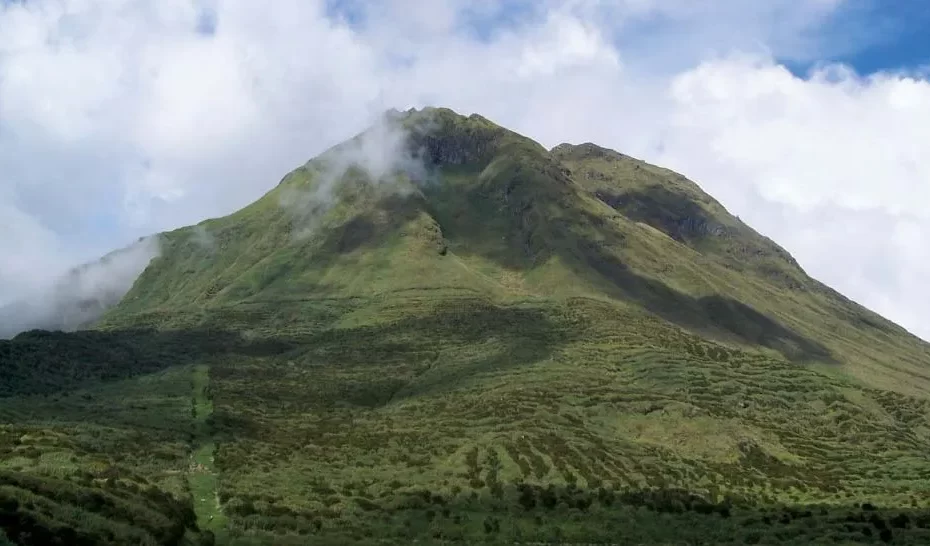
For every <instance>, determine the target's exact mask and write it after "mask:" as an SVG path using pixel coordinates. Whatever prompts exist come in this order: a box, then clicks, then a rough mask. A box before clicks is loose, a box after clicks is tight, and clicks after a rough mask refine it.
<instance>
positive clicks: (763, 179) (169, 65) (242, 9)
mask: <svg viewBox="0 0 930 546" xmlns="http://www.w3.org/2000/svg"><path fill="white" fill-rule="evenodd" d="M344 5H348V6H350V7H352V8H353V9H354V13H355V14H356V15H359V17H358V20H356V19H355V18H353V17H345V18H338V17H336V18H334V17H332V16H331V15H332V14H331V13H329V14H328V13H327V3H325V2H323V1H322V0H318V1H298V0H282V1H280V2H276V3H275V4H274V6H273V9H272V8H268V7H267V6H263V5H261V4H257V3H254V2H245V1H244V0H215V1H213V2H211V3H209V4H207V3H205V2H192V1H189V0H167V1H165V2H158V3H155V4H152V3H150V2H143V1H142V0H106V1H104V0H97V1H95V2H89V1H87V0H32V1H30V2H25V3H22V2H17V3H3V4H0V6H2V7H0V213H3V216H2V217H3V218H4V221H5V222H6V223H8V224H10V225H11V226H15V229H4V230H2V231H0V253H2V255H3V256H4V258H2V259H0V284H2V286H0V302H2V301H4V298H7V299H8V298H9V296H10V294H13V293H15V292H17V291H18V290H20V288H21V287H26V286H28V285H30V284H31V283H32V282H33V281H32V279H33V278H34V277H36V275H33V274H31V273H33V272H35V271H40V270H41V271H53V270H55V271H57V270H60V268H61V267H64V264H63V262H65V261H67V262H69V263H70V262H73V261H76V260H87V259H91V258H93V257H95V256H96V255H99V253H100V250H101V248H116V247H121V246H125V245H126V244H128V243H130V242H131V241H133V240H135V239H137V238H138V237H139V236H141V235H145V234H148V233H152V232H156V231H161V230H165V229H170V228H174V227H177V226H179V225H185V224H192V223H196V222H197V221H199V220H201V219H203V218H205V217H209V216H217V215H221V214H226V213H228V212H231V211H232V210H234V209H236V208H238V207H240V206H243V205H245V204H247V203H248V202H250V201H252V200H254V199H255V198H257V197H258V196H259V195H261V194H262V193H264V192H265V191H267V189H269V188H270V187H272V186H273V185H274V184H275V183H276V182H277V181H278V180H279V179H280V177H281V176H283V175H284V174H285V173H286V172H287V171H289V170H290V169H292V168H294V167H296V166H297V165H300V164H302V163H303V162H304V161H306V160H307V159H309V158H310V157H312V156H314V155H316V154H317V153H319V152H321V151H322V150H324V149H326V148H328V147H329V146H330V145H332V144H334V143H336V142H338V141H340V140H343V139H345V138H347V137H349V136H351V135H352V134H354V133H356V132H357V131H359V130H360V129H362V128H363V127H364V126H365V125H367V124H368V123H369V122H370V121H371V120H372V116H373V114H374V113H375V112H376V111H379V110H383V109H387V108H389V107H392V106H393V107H397V108H401V109H403V108H406V107H409V106H423V105H426V104H433V105H442V106H450V107H452V108H455V109H457V110H460V111H462V112H464V113H470V112H480V113H482V114H484V115H486V116H488V117H490V118H492V119H495V120H497V121H499V122H501V123H503V124H505V125H508V126H510V127H512V128H514V129H516V130H519V131H521V132H524V133H526V134H528V135H530V136H532V137H534V138H536V139H538V140H540V141H541V142H543V143H544V144H547V145H554V144H557V143H559V142H562V141H566V140H568V141H575V142H578V141H589V140H590V141H595V142H598V143H601V144H603V145H606V146H610V147H614V148H617V149H620V150H622V151H624V152H626V153H629V154H631V155H637V156H640V157H643V158H645V159H648V160H651V161H653V162H657V163H660V164H665V165H667V166H670V167H672V168H675V169H676V170H679V171H680V172H682V173H684V174H686V175H688V176H690V177H692V178H695V179H696V180H697V181H698V182H699V183H701V184H702V185H703V186H704V187H705V188H706V189H707V190H708V191H710V192H711V193H712V194H714V195H715V196H717V197H718V198H720V199H721V200H722V201H723V202H724V204H725V205H727V206H729V207H730V208H731V209H732V210H733V212H735V213H737V214H739V215H740V216H741V217H742V218H744V219H746V220H748V221H749V222H750V223H751V224H752V225H754V226H756V227H757V228H759V229H760V231H763V232H764V233H766V234H768V235H770V236H772V237H773V238H774V239H776V240H777V241H779V242H780V243H783V244H784V246H786V247H787V248H788V249H789V250H790V251H791V252H793V253H794V254H796V256H797V257H798V258H799V260H800V261H801V263H802V264H803V265H804V266H805V267H806V268H807V269H808V270H809V271H810V272H811V273H813V274H814V275H815V276H817V277H819V278H821V279H822V280H824V281H826V282H828V283H829V284H831V285H833V286H835V287H836V288H838V289H839V290H841V291H843V292H845V293H847V294H848V295H850V296H851V297H853V298H855V299H857V300H859V301H861V302H863V303H865V304H867V305H871V306H874V307H875V308H876V309H878V310H879V311H882V312H884V313H887V314H888V315H890V316H891V318H894V319H897V320H899V321H901V322H903V323H905V324H906V325H907V326H909V327H911V328H913V329H915V330H917V331H919V332H920V333H922V334H923V335H925V336H930V329H928V328H927V327H926V326H924V323H926V322H928V321H927V320H926V319H927V318H930V317H928V316H927V315H926V311H924V310H925V309H928V308H930V305H928V304H930V289H928V288H925V287H924V286H922V283H921V279H923V278H926V276H927V274H930V270H928V267H930V266H928V261H930V256H928V255H927V251H926V250H924V249H923V246H922V245H921V244H920V242H921V241H922V240H926V239H928V238H930V216H928V214H930V213H928V212H927V211H926V209H925V207H923V206H922V203H924V202H926V201H927V198H930V195H928V194H930V184H928V183H927V180H930V160H928V159H926V156H925V154H923V153H922V149H921V147H922V146H923V145H924V143H926V142H927V141H928V138H927V137H928V136H930V135H928V132H930V129H928V127H930V123H928V122H930V84H928V83H927V81H926V80H925V79H921V76H910V77H909V76H905V75H901V74H890V73H889V74H879V75H875V76H870V77H867V78H862V77H859V76H857V75H855V74H854V73H852V72H851V71H848V70H844V69H842V68H837V67H826V68H823V69H821V70H820V71H819V72H816V73H814V74H813V75H812V76H811V77H810V78H805V79H800V78H797V77H795V76H793V75H792V74H791V73H790V72H788V71H787V70H786V69H784V68H783V67H781V66H779V65H778V64H776V63H775V61H773V59H776V58H778V59H785V58H788V59H797V60H817V59H818V58H821V57H822V56H824V55H827V54H831V53H835V52H837V51H841V50H842V49H843V48H847V47H850V46H849V44H851V43H852V42H850V41H849V40H843V39H837V37H840V38H842V34H839V32H841V31H842V29H839V30H837V29H833V30H830V31H829V32H826V31H825V28H826V27H825V26H824V25H825V23H827V22H829V21H830V18H831V17H832V16H833V14H835V13H836V12H837V10H840V9H846V8H845V7H844V5H843V3H842V1H841V0H804V1H800V2H799V1H796V0H765V1H760V2H742V1H738V0H723V1H720V2H713V3H694V2H686V1H683V0H681V1H680V0H665V1H660V0H617V1H606V0H567V1H557V0H545V1H542V2H529V1H526V2H512V3H502V2H492V1H482V2H465V1H464V0H442V1H432V2H427V1H420V0H417V1H414V0H391V1H384V2H369V1H367V0H357V1H356V2H354V3H353V2H349V1H348V0H345V2H344ZM204 6H206V7H209V8H210V9H211V10H212V11H213V12H215V22H216V29H215V33H214V34H212V35H209V36H204V35H202V34H199V33H198V32H197V28H198V25H199V24H200V22H201V19H202V16H203V14H202V11H203V8H204ZM329 7H331V6H329ZM495 17H503V18H504V19H506V20H507V21H508V22H507V23H506V24H501V25H500V26H498V27H497V28H495V29H483V30H485V31H486V32H475V31H474V29H470V28H464V27H463V22H465V21H469V20H481V21H487V20H489V19H493V18H495ZM350 20H351V21H352V23H351V24H350V22H349V21H350ZM867 38H868V37H867ZM101 225H103V226H104V227H101ZM4 227H6V225H5V226H4ZM847 232H850V233H851V234H852V235H849V234H847ZM26 241H29V243H28V244H26ZM7 250H8V251H7Z"/></svg>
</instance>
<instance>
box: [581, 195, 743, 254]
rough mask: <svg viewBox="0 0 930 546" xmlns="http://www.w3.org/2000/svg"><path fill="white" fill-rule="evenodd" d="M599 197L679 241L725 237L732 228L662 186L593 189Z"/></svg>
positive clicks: (627, 215) (634, 218) (622, 211)
mask: <svg viewBox="0 0 930 546" xmlns="http://www.w3.org/2000/svg"><path fill="white" fill-rule="evenodd" d="M594 195H595V196H597V198H598V199H600V200H601V201H603V202H604V203H606V204H607V205H609V206H610V207H611V208H613V209H614V210H616V211H618V212H620V213H622V214H623V215H624V216H626V217H628V218H630V219H631V220H635V221H637V222H643V223H644V224H648V225H650V226H652V227H654V228H656V229H658V230H660V231H662V232H664V233H665V234H667V235H668V236H669V237H672V238H673V239H676V240H678V241H687V240H693V239H696V238H701V237H708V236H709V237H725V236H727V235H728V234H730V229H729V228H728V227H727V226H725V225H723V224H721V223H720V222H718V221H716V220H714V219H713V218H712V217H710V215H708V214H707V213H706V212H705V211H704V209H702V208H701V207H700V206H699V205H697V204H696V203H694V202H693V201H690V200H688V199H687V198H686V197H684V196H679V195H675V194H674V193H673V192H670V191H668V190H665V189H662V188H653V189H652V190H651V191H650V192H648V193H647V192H628V193H624V194H616V193H610V192H607V191H604V190H598V191H596V192H594Z"/></svg>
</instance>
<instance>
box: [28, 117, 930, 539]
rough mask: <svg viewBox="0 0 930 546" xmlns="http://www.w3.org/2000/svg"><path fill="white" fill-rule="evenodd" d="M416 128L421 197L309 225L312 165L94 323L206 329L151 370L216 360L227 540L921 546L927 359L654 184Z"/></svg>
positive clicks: (188, 245) (720, 215) (457, 120)
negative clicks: (431, 168)
mask: <svg viewBox="0 0 930 546" xmlns="http://www.w3.org/2000/svg"><path fill="white" fill-rule="evenodd" d="M426 118H428V119H429V121H430V124H431V126H432V129H433V130H432V131H430V132H427V133H425V134H424V133H419V132H417V131H414V132H415V137H414V138H415V140H417V143H418V144H419V145H420V146H422V148H423V149H424V150H425V151H426V154H427V156H428V157H429V158H430V160H431V162H432V163H434V164H438V165H441V169H440V170H439V171H435V172H432V173H430V174H429V175H428V176H427V179H426V180H412V181H411V180H410V179H409V177H405V176H400V177H398V179H397V180H395V181H394V182H393V183H391V184H382V185H378V186H375V187H372V186H370V185H368V184H366V183H365V180H364V176H363V175H361V174H360V173H354V172H350V173H348V174H347V176H346V180H345V188H344V189H341V190H340V192H341V193H340V199H339V200H338V201H337V202H336V203H335V205H334V206H333V207H332V208H331V209H329V210H328V211H326V213H325V214H324V215H322V216H315V217H313V218H310V219H309V220H308V217H307V215H306V214H305V213H306V211H307V209H306V207H304V208H297V209H295V208H293V207H291V208H288V207H282V206H281V202H282V199H284V200H288V201H290V202H292V203H303V202H305V200H304V199H303V197H305V196H306V195H307V194H308V193H307V192H310V191H312V188H313V187H314V185H315V184H317V183H319V179H320V176H321V172H320V171H321V169H322V168H323V164H324V163H325V158H324V159H323V160H317V161H314V162H311V163H309V164H308V165H307V166H305V167H303V168H301V169H298V170H297V171H295V172H294V173H291V174H290V175H288V177H286V178H285V179H284V180H283V181H282V183H281V184H280V185H279V186H278V187H276V188H275V189H274V190H272V191H271V192H269V194H268V195H266V196H265V197H264V198H263V199H261V200H260V201H258V202H257V203H255V204H254V205H252V206H250V207H247V208H245V209H243V210H242V211H239V212H238V213H236V214H234V215H231V216H229V217H226V218H220V219H215V220H210V221H207V222H205V223H203V224H201V226H200V228H199V231H198V230H194V229H192V228H186V229H182V230H178V231H175V232H172V233H169V234H165V235H164V253H163V256H162V257H161V258H159V259H157V260H155V261H154V262H153V263H152V265H151V266H150V267H149V269H148V270H147V271H146V273H145V274H144V275H143V276H142V278H141V279H140V280H139V281H138V282H137V284H136V286H135V287H134V289H133V290H132V291H131V292H130V294H129V295H128V296H127V297H126V299H125V300H124V302H123V303H122V304H121V305H120V306H119V307H118V308H116V309H114V310H113V311H112V312H111V313H110V314H109V315H108V316H107V318H106V319H105V320H104V321H103V323H102V324H101V325H100V328H101V329H103V330H104V332H105V333H106V332H109V333H110V335H118V334H119V333H120V332H123V331H125V329H126V328H127V327H155V328H157V331H158V332H160V333H159V334H158V335H160V336H168V337H167V338H166V339H167V340H169V341H170V340H171V339H174V338H173V337H172V336H178V335H180V333H182V332H191V331H194V332H211V334H210V336H209V339H211V340H215V341H211V345H210V346H209V347H206V346H205V345H204V343H203V341H198V342H197V343H195V344H194V345H193V346H194V347H200V348H202V350H200V349H198V350H195V351H192V353H193V354H191V355H188V356H186V357H185V358H186V359H185V358H179V357H178V356H177V355H173V356H171V357H170V358H168V359H165V360H166V361H167V362H171V363H178V364H185V363H188V364H191V365H194V364H199V365H209V366H210V370H209V378H210V393H211V397H212V405H213V415H212V417H211V418H210V419H209V421H208V423H209V427H210V430H208V431H206V432H195V433H194V437H193V439H191V440H190V441H191V445H192V446H193V447H194V448H195V449H196V447H198V446H200V447H203V446H209V445H210V444H209V443H204V440H205V439H207V438H211V437H212V439H213V440H215V442H216V450H215V470H217V471H218V472H219V474H218V478H217V488H218V493H219V498H220V501H221V502H222V510H223V513H224V514H225V516H227V517H228V526H227V529H225V530H226V531H228V532H229V537H228V540H229V541H230V542H231V543H241V544H248V543H254V542H265V543H269V544H283V543H288V542H290V543H294V544H302V543H305V542H306V541H307V540H309V538H308V536H309V535H312V537H313V538H312V540H314V543H325V542H326V541H329V542H331V543H334V544H342V543H347V542H348V543H353V542H355V543H358V542H364V541H366V540H374V539H379V538H380V539H389V540H393V541H396V542H397V543H408V542H409V541H410V540H411V539H413V538H418V539H421V540H423V539H426V540H430V539H434V540H435V539H440V538H441V539H448V540H453V539H461V540H469V541H474V540H482V541H484V540H489V541H502V542H507V541H512V540H515V539H534V540H547V541H552V540H569V541H584V540H611V541H626V542H631V543H636V542H656V541H671V540H673V539H675V540H691V541H692V543H695V541H699V540H703V541H705V542H710V543H723V542H725V541H728V540H733V541H737V542H739V543H743V542H748V543H752V542H761V543H788V542H792V541H795V542H799V543H810V542H811V541H814V542H828V541H836V542H844V541H852V540H863V541H872V540H874V541H881V540H883V539H888V538H889V537H890V536H894V540H896V541H898V542H900V543H908V541H910V542H911V543H915V544H918V543H923V542H926V540H927V538H928V537H930V535H928V534H927V531H925V530H924V527H925V526H926V525H927V524H928V523H930V520H928V519H927V518H926V517H925V516H924V515H923V512H922V511H923V510H925V509H926V508H927V506H926V505H927V493H928V492H930V491H928V487H927V485H926V484H927V481H926V480H927V478H928V477H930V463H928V462H927V461H926V460H925V457H924V454H925V453H926V452H927V449H928V448H930V445H928V444H930V435H928V429H927V411H928V402H927V401H926V400H925V394H926V392H928V391H927V384H926V382H925V381H926V376H925V375H924V374H926V373H927V366H926V364H927V363H928V358H927V353H926V350H927V349H926V346H925V345H922V344H921V343H919V342H918V341H917V340H916V339H915V338H912V337H910V336H908V335H907V334H906V333H905V332H903V331H902V330H901V329H900V328H897V327H895V326H893V325H891V324H889V323H887V322H886V321H884V320H882V319H880V318H879V317H876V316H875V315H873V314H871V313H869V312H867V311H865V310H864V309H862V308H859V307H857V306H855V305H854V304H852V303H851V302H848V301H847V300H845V299H843V298H842V297H840V296H839V295H837V294H835V293H833V292H832V291H830V290H829V289H827V288H825V287H823V286H822V285H820V284H819V283H816V282H815V281H813V280H811V279H809V278H808V277H807V276H806V275H805V274H804V273H803V271H801V270H800V269H799V268H798V267H797V265H796V264H794V262H793V260H791V259H790V257H788V256H787V255H786V254H785V253H784V251H782V250H781V249H779V248H778V247H777V246H775V245H774V244H773V243H771V241H768V240H767V239H764V238H763V237H761V236H759V235H758V234H756V233H755V232H753V231H752V230H750V229H749V228H748V227H746V226H744V225H742V224H741V223H740V222H739V221H738V220H736V219H735V218H732V217H730V216H729V215H728V214H727V213H726V212H725V211H723V209H722V207H720V206H719V205H718V204H716V203H715V202H713V201H712V200H711V199H710V198H708V197H706V196H705V195H703V194H702V193H701V192H700V191H699V190H698V189H697V187H696V186H694V185H693V184H691V183H690V182H687V181H686V180H684V179H683V178H681V177H678V176H677V175H674V174H672V173H669V172H668V171H664V170H661V169H658V168H655V167H652V166H649V165H646V164H643V163H641V162H637V161H635V160H632V159H629V158H622V157H621V158H618V157H617V156H616V155H612V154H609V153H606V151H604V150H600V149H596V148H593V147H590V146H581V147H570V146H562V147H559V148H557V149H556V150H554V151H553V152H551V153H550V152H547V151H546V150H544V149H542V147H540V146H539V145H537V144H536V143H533V142H531V141H529V140H527V139H524V138H522V137H520V136H519V135H515V134H514V133H510V132H508V131H505V130H503V129H501V128H499V127H497V126H495V125H493V124H492V123H490V122H488V121H487V120H484V119H483V118H480V117H477V116H472V117H470V118H461V117H458V116H455V115H454V114H452V113H451V112H448V111H439V112H428V113H416V114H413V115H411V116H409V117H407V118H406V120H405V123H407V124H408V125H410V126H416V125H418V124H420V123H421V122H422V121H423V120H424V119H426ZM308 221H309V222H310V223H309V224H308ZM308 227H312V228H313V229H312V230H310V231H308V230H307V228H308ZM204 233H206V234H207V237H204V236H203V234H204ZM100 335H105V334H100ZM164 344H165V338H163V339H162V340H161V342H160V343H157V344H155V345H153V346H152V347H156V348H157V347H161V346H163V345H164ZM168 345H169V346H170V345H171V343H170V342H169V343H168ZM141 346H143V347H148V346H147V345H144V344H142V345H141ZM152 350H155V349H154V348H153V349H152ZM147 351H148V349H146V351H145V352H143V356H140V357H137V358H136V361H138V362H140V363H141V364H140V365H139V368H140V370H147V369H146V368H145V363H146V362H148V361H149V360H147V359H146V358H145V357H144V355H145V354H148V352H147ZM198 369H200V370H202V368H198ZM147 371H150V370H147ZM201 373H202V371H201ZM22 375H23V376H24V377H23V378H22V379H20V380H19V383H17V385H18V386H16V385H14V386H13V387H10V388H11V389H12V390H17V389H18V390H19V391H20V392H21V391H22V389H23V388H25V387H24V385H26V386H28V385H32V384H34V383H35V382H34V381H33V382H30V378H29V374H26V373H24V374H22ZM156 377H157V376H156ZM198 377H200V376H198ZM143 380H146V379H145V378H144V377H143V378H140V379H133V380H130V381H143ZM40 383H41V382H40ZM112 385H122V384H118V383H113V384H112ZM32 388H36V387H32ZM56 388H67V389H70V388H72V387H70V386H69V385H63V386H62V385H59V386H57V387H56ZM195 390H197V391H198V392H200V391H199V390H198V389H195ZM158 392H163V390H162V388H161V387H159V388H158ZM68 399H69V400H70V399H72V398H71V397H70V396H69V398H68ZM78 399H80V398H78ZM196 399H197V398H195V400H196ZM24 400H25V399H14V401H13V402H11V404H13V405H15V406H17V407H19V406H20V405H21V404H24V403H26V402H24ZM108 403H109V402H108ZM57 411H60V409H58V410H56V412H57ZM195 415H201V416H202V415H203V413H198V414H195ZM189 426H190V425H189V423H188V424H185V425H183V426H182V425H181V424H180V422H179V423H178V424H177V425H176V430H185V431H186V430H189V429H185V428H184V427H189ZM65 428H66V427H65ZM169 428H171V427H169ZM142 430H148V429H142ZM146 434H149V432H146ZM135 464H137V465H139V466H140V467H145V465H146V464H148V463H146V462H143V461H139V462H137V463H135ZM21 471H22V469H21ZM198 480H199V478H198V477H197V476H194V480H193V483H194V484H195V485H197V484H199V483H200V482H199V481H198ZM182 483H183V482H182ZM201 485H202V484H201ZM165 487H166V488H167V487H168V485H165ZM209 487H212V482H211V485H209ZM690 495H695V497H691V496H690ZM204 498H206V497H204ZM863 502H871V503H875V504H878V505H879V506H880V507H885V508H887V509H889V510H892V511H891V512H882V511H879V512H880V513H878V515H876V513H873V512H872V511H869V510H863V509H862V508H861V507H855V508H854V506H857V505H858V504H861V503H863ZM806 504H817V505H818V506H820V507H818V508H815V509H812V510H811V511H810V512H807V511H806V509H804V508H800V507H801V506H803V505H806ZM781 505H788V506H789V507H791V508H783V507H781ZM911 511H912V512H911ZM199 513H200V514H201V515H203V514H207V513H208V512H207V511H204V510H201V511H200V512H199ZM902 514H904V516H901V515H902ZM902 517H904V519H902ZM895 518H896V519H895ZM892 520H894V521H893V522H892ZM216 521H217V520H216V519H214V522H216ZM220 527H221V525H218V524H214V526H213V527H212V528H211V529H213V530H216V531H220V530H223V529H220Z"/></svg>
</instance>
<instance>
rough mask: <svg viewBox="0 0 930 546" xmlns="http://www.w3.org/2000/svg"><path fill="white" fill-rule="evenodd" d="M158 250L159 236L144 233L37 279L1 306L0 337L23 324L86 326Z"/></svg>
mask: <svg viewBox="0 0 930 546" xmlns="http://www.w3.org/2000/svg"><path fill="white" fill-rule="evenodd" d="M159 254H160V244H159V240H158V236H152V237H145V238H142V239H140V240H139V241H137V242H136V243H134V244H132V245H130V246H128V247H126V248H123V249H120V250H116V251H114V252H111V253H110V254H107V255H106V256H104V257H103V258H101V259H100V260H97V261H96V262H91V263H88V264H85V265H82V266H79V267H76V268H74V269H71V270H70V271H69V272H68V273H66V274H65V275H63V276H62V277H59V278H57V279H55V280H53V281H51V282H49V283H46V284H44V285H40V286H39V287H37V288H35V289H33V290H32V291H31V292H30V293H29V294H26V295H24V296H23V297H22V298H21V299H19V300H17V301H14V302H13V303H11V304H9V305H6V306H3V307H0V339H8V338H11V337H13V336H15V335H17V334H19V333H21V332H25V331H28V330H36V329H40V330H53V331H55V330H60V331H65V332H71V331H74V330H79V329H81V328H86V327H89V326H90V325H91V324H93V322H94V321H96V320H97V319H99V318H100V317H101V315H103V313H104V312H106V311H107V310H108V309H110V308H111V307H113V306H115V305H116V304H118V303H119V302H120V300H122V298H123V296H125V295H126V293H127V292H129V290H130V289H131V288H132V285H133V284H134V283H135V281H136V279H137V278H138V277H139V275H141V274H142V272H143V271H144V270H145V268H146V267H147V266H148V264H149V263H150V262H151V261H152V259H153V258H155V257H157V256H158V255H159Z"/></svg>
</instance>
